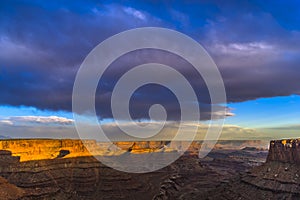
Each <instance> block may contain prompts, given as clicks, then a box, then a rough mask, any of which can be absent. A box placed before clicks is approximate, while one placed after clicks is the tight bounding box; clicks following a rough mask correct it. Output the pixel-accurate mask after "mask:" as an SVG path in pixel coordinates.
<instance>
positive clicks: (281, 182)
mask: <svg viewBox="0 0 300 200" xmlns="http://www.w3.org/2000/svg"><path fill="white" fill-rule="evenodd" d="M298 141H299V140H298V139H289V140H277V141H271V142H270V148H269V153H268V157H267V161H266V163H264V164H263V165H261V166H258V167H254V168H253V169H252V170H250V171H249V172H247V173H243V174H241V175H240V176H237V177H236V178H235V179H233V180H232V181H230V182H228V183H226V184H223V185H221V186H220V187H218V188H217V189H215V190H213V191H212V192H210V193H207V194H205V195H202V196H195V198H198V199H241V200H243V199H258V200H260V199H261V200H264V199H291V200H292V199H300V177H299V176H300V167H299V164H300V163H299V161H300V159H299V153H300V147H299V143H298Z"/></svg>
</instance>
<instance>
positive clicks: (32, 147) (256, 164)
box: [0, 139, 300, 200]
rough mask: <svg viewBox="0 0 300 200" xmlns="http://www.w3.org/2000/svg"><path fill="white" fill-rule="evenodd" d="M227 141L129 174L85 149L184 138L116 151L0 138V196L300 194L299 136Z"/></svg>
mask: <svg viewBox="0 0 300 200" xmlns="http://www.w3.org/2000/svg"><path fill="white" fill-rule="evenodd" d="M228 143H229V142H224V141H222V142H220V143H218V144H217V145H216V146H217V147H216V148H215V149H213V150H212V151H211V152H210V153H209V154H208V155H207V156H206V157H205V158H203V159H199V158H198V156H197V152H198V150H199V148H200V147H201V142H193V143H192V144H191V146H190V148H189V149H188V151H186V153H185V154H184V155H183V156H181V157H180V158H179V159H178V160H176V161H175V162H174V163H172V164H171V165H169V166H167V167H164V168H162V169H160V170H157V171H154V172H151V173H141V174H133V173H126V172H121V171H117V170H115V169H112V168H110V167H107V166H105V165H104V164H102V163H101V162H99V161H98V160H97V159H96V158H95V157H93V156H91V155H95V154H99V155H100V154H101V155H105V156H118V155H120V154H123V153H127V154H128V153H129V154H132V155H136V154H143V153H149V152H162V151H163V152H166V153H169V152H173V151H178V150H180V147H181V145H183V143H181V142H178V143H177V144H176V145H175V146H173V147H172V148H171V147H170V146H169V142H168V141H155V142H153V141H152V142H150V141H144V142H116V143H114V146H117V147H118V148H117V149H115V148H112V146H111V144H105V143H97V142H96V141H80V140H2V141H1V142H0V148H1V150H0V199H3V200H4V199H19V200H31V199H33V200H35V199H57V200H60V199H62V200H64V199H75V200H81V199H87V200H92V199H141V198H143V199H154V200H166V199H298V198H300V192H299V191H300V190H299V186H300V177H299V175H300V168H299V159H298V155H299V153H298V151H299V150H300V148H299V145H298V140H297V139H290V140H277V141H271V142H270V144H269V150H268V151H266V150H265V149H261V148H257V147H246V146H245V145H246V143H243V142H241V141H236V142H232V141H231V143H237V145H236V146H237V147H238V148H235V149H230V148H224V147H227V145H228ZM247 144H249V143H247ZM250 144H254V143H250ZM86 145H87V146H86ZM88 145H89V146H88ZM231 146H232V145H231ZM91 150H92V151H91ZM35 158H37V159H35ZM134 164H135V163H132V165H134Z"/></svg>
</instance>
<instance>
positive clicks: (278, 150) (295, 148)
mask: <svg viewBox="0 0 300 200" xmlns="http://www.w3.org/2000/svg"><path fill="white" fill-rule="evenodd" d="M299 142H300V141H299V140H298V139H287V140H273V141H271V142H270V148H269V154H268V158H267V161H277V162H285V163H297V164H300V144H299Z"/></svg>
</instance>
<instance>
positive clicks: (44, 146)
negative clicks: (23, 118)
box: [0, 139, 104, 162]
mask: <svg viewBox="0 0 300 200" xmlns="http://www.w3.org/2000/svg"><path fill="white" fill-rule="evenodd" d="M86 147H89V150H92V151H91V152H90V151H88V150H87V148H86ZM0 150H6V151H10V152H11V153H12V156H18V157H20V161H21V162H23V161H28V160H43V159H54V158H59V157H65V158H71V157H80V156H91V155H92V154H102V153H104V150H103V149H101V148H99V146H98V145H97V143H96V141H94V140H84V141H81V140H50V139H27V140H26V139H20V140H2V141H0ZM66 152H69V153H66ZM62 155H63V156H62Z"/></svg>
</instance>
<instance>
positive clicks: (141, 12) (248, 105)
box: [0, 0, 300, 138]
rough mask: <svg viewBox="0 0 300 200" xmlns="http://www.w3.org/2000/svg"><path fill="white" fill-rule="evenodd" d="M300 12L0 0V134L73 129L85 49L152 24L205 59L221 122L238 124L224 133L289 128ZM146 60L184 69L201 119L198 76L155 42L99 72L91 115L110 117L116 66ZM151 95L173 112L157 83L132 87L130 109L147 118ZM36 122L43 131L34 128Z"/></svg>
mask: <svg viewBox="0 0 300 200" xmlns="http://www.w3.org/2000/svg"><path fill="white" fill-rule="evenodd" d="M299 21H300V3H299V2H298V1H289V2H288V3H287V2H285V1H279V0H278V1H226V2H220V1H197V2H196V1H195V2H183V1H173V2H172V3H171V2H169V1H154V2H151V1H92V0H90V1H83V0H82V1H80V0H79V1H72V2H69V1H33V0H32V1H30V0H26V1H25V0H24V1H22V0H13V1H2V2H1V3H0V50H1V51H0V91H1V94H0V135H5V136H10V137H76V132H75V129H74V125H73V122H72V120H73V114H72V106H71V105H72V101H71V100H72V98H71V97H72V87H73V83H74V78H75V76H76V73H77V70H78V69H79V66H80V64H81V63H82V61H83V59H84V58H85V56H86V55H87V54H88V53H89V52H90V51H91V50H92V49H93V48H94V47H95V46H96V45H97V44H99V43H100V42H102V41H103V40H105V39H107V38H108V37H110V36H112V35H114V34H117V33H119V32H121V31H125V30H129V29H132V28H138V27H147V26H155V27H164V28H170V29H174V30H177V31H180V32H182V33H184V34H187V35H188V36H190V37H192V38H193V39H194V40H196V41H197V42H199V43H200V44H201V45H202V46H203V47H204V48H205V49H206V50H207V51H208V52H209V54H210V55H211V57H212V58H213V59H214V61H215V62H216V64H217V66H218V68H219V70H220V73H221V75H222V77H223V80H224V84H225V89H226V93H227V100H228V105H227V106H228V112H230V117H227V118H226V120H225V123H226V125H227V126H232V127H238V133H235V132H234V131H236V129H234V130H233V129H230V130H232V131H233V132H232V135H231V136H232V138H235V136H236V134H240V133H242V134H241V136H240V137H238V138H243V137H244V138H251V137H252V136H253V137H257V138H264V137H268V138H272V137H274V138H275V137H276V138H278V137H285V136H289V134H290V135H291V136H293V137H296V136H297V130H299V125H300V123H299V118H300V117H299V116H300V109H299V107H300V106H299V105H300V104H299V103H300V97H299V95H300V84H299V77H300V70H299V64H300V56H299V52H300V23H299ZM152 60H154V61H156V62H159V63H164V64H167V65H171V66H173V67H174V68H176V69H178V70H179V71H180V72H181V73H183V74H184V75H185V76H186V77H188V78H189V79H190V82H191V85H192V87H193V88H194V90H195V91H196V93H197V95H198V100H199V107H200V109H201V110H202V111H204V112H203V114H202V115H201V119H200V121H201V122H203V123H206V120H207V119H208V118H209V116H210V114H212V113H210V99H209V94H208V91H207V88H206V86H205V83H204V82H203V80H202V78H201V77H200V76H196V75H194V73H193V70H192V69H191V66H190V65H189V64H188V63H187V62H185V61H184V60H182V59H181V58H178V57H176V56H174V55H171V54H165V53H163V52H159V51H139V52H133V53H131V54H129V55H125V56H123V57H121V58H119V59H118V60H116V61H115V62H114V63H113V64H112V65H111V66H110V67H111V68H110V70H108V71H107V73H106V76H105V77H104V78H103V79H102V80H100V84H102V83H104V85H105V86H104V87H103V88H101V89H99V91H97V94H96V97H97V98H96V105H97V106H96V111H97V114H98V117H99V119H100V120H101V121H102V122H105V123H106V124H109V123H110V122H111V121H112V120H111V117H112V113H111V110H110V101H109V100H110V98H106V96H105V94H108V93H110V92H111V91H112V89H113V87H114V85H115V83H116V81H117V79H118V78H119V77H120V76H121V75H122V73H123V72H126V71H127V70H128V69H130V67H131V66H134V65H137V64H140V63H143V62H149V61H152ZM153 93H154V94H156V95H153ZM104 96H105V98H104ZM155 103H161V104H162V105H164V106H165V107H166V108H167V111H169V115H168V117H169V119H170V120H171V121H177V120H178V109H179V108H178V104H177V101H176V99H174V95H172V93H170V91H168V90H167V89H165V88H162V87H157V86H149V87H144V88H141V89H140V90H139V91H137V93H136V94H135V96H134V98H133V103H132V105H131V106H132V107H131V108H132V110H131V112H132V113H131V114H132V115H133V117H134V118H135V119H136V120H142V121H143V120H147V118H148V117H149V116H148V109H147V108H149V106H150V105H152V104H155ZM224 103H226V102H221V104H220V106H221V107H222V105H224ZM43 126H45V127H46V128H47V131H45V133H43V132H42V131H41V130H40V129H35V128H36V127H38V128H41V127H43ZM50 129H51V130H50ZM249 129H251V130H253V132H249ZM243 134H244V135H243ZM251 134H252V135H251ZM225 135H226V134H225ZM231 136H230V134H228V135H227V136H226V137H227V138H230V137H231ZM299 136H300V134H299Z"/></svg>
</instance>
